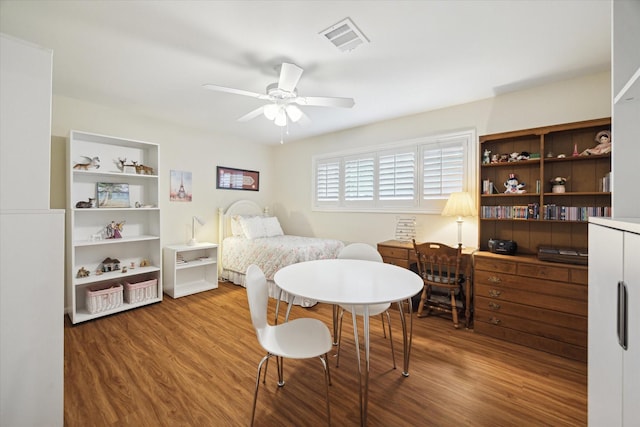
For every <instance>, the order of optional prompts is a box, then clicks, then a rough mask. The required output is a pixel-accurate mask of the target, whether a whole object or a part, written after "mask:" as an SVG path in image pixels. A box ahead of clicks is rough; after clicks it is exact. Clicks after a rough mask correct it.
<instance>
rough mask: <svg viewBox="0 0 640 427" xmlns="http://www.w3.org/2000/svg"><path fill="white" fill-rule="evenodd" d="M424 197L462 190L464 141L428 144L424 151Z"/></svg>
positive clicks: (428, 197) (439, 196) (437, 196)
mask: <svg viewBox="0 0 640 427" xmlns="http://www.w3.org/2000/svg"><path fill="white" fill-rule="evenodd" d="M422 169H423V182H422V184H423V186H422V198H423V199H434V198H443V197H447V196H449V195H450V194H451V193H454V192H456V191H462V190H463V186H464V145H463V141H460V142H452V143H447V144H440V143H435V144H427V145H424V146H423V151H422Z"/></svg>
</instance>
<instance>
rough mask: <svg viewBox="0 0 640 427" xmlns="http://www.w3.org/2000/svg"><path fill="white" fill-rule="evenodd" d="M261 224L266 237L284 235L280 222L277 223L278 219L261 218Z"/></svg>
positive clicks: (273, 217)
mask: <svg viewBox="0 0 640 427" xmlns="http://www.w3.org/2000/svg"><path fill="white" fill-rule="evenodd" d="M262 224H263V225H264V233H265V235H266V236H267V237H274V236H282V235H284V232H283V231H282V227H281V226H280V221H278V217H275V216H268V217H266V218H262Z"/></svg>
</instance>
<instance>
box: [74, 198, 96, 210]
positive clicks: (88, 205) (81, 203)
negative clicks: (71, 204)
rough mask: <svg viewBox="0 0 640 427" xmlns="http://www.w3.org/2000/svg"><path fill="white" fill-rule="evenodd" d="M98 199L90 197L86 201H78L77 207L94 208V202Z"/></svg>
mask: <svg viewBox="0 0 640 427" xmlns="http://www.w3.org/2000/svg"><path fill="white" fill-rule="evenodd" d="M95 200H96V199H94V198H92V197H89V201H88V202H85V201H83V200H81V201H79V202H78V203H76V208H78V209H86V208H92V207H93V206H94V205H93V202H95Z"/></svg>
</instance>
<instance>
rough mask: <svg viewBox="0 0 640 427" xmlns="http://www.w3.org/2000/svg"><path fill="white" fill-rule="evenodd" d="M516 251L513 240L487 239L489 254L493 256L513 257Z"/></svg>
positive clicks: (515, 244)
mask: <svg viewBox="0 0 640 427" xmlns="http://www.w3.org/2000/svg"><path fill="white" fill-rule="evenodd" d="M517 250H518V244H517V243H516V242H514V241H513V240H499V239H489V252H492V253H494V254H503V255H513V254H515V253H516V251H517Z"/></svg>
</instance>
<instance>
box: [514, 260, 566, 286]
mask: <svg viewBox="0 0 640 427" xmlns="http://www.w3.org/2000/svg"><path fill="white" fill-rule="evenodd" d="M518 274H519V275H521V276H528V277H536V278H539V279H548V280H557V281H561V282H567V281H569V269H568V268H567V267H552V266H548V265H540V264H525V263H518Z"/></svg>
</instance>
